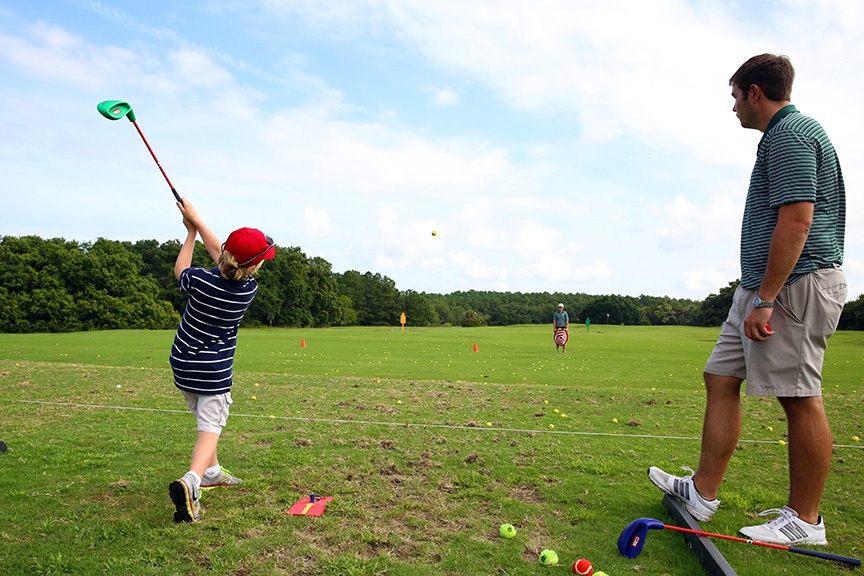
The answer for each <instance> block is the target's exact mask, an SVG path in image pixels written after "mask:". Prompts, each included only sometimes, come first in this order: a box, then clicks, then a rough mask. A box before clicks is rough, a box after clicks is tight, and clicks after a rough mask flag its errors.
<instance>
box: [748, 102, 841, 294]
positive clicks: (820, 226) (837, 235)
mask: <svg viewBox="0 0 864 576" xmlns="http://www.w3.org/2000/svg"><path fill="white" fill-rule="evenodd" d="M795 202H812V203H813V205H814V210H813V222H812V224H811V226H810V233H809V235H808V236H807V241H806V242H805V244H804V249H803V250H802V251H801V256H800V257H799V258H798V262H797V263H796V264H795V268H794V269H793V270H792V273H791V274H790V275H789V278H788V280H787V281H786V283H787V284H789V283H791V282H794V281H795V280H797V279H798V278H800V277H801V276H803V275H805V274H809V273H810V272H814V271H816V270H820V269H822V268H830V267H832V266H834V265H835V264H836V265H840V264H842V263H843V244H844V233H845V228H846V189H845V187H844V184H843V173H842V172H841V171H840V161H839V160H838V159H837V153H836V152H835V151H834V146H833V145H832V144H831V141H830V140H829V139H828V136H827V135H826V134H825V130H823V129H822V126H820V125H819V123H818V122H816V121H815V120H813V119H812V118H808V117H807V116H804V115H803V114H801V113H800V112H798V110H797V109H796V108H795V106H792V105H789V106H785V107H784V108H782V109H781V110H780V111H778V112H777V113H776V114H775V115H774V117H773V118H772V119H771V122H770V123H769V124H768V127H767V128H766V130H765V134H764V135H763V136H762V140H761V141H760V142H759V148H758V150H757V152H756V164H755V165H754V166H753V172H752V174H751V176H750V188H749V190H748V192H747V201H746V203H745V205H744V222H743V225H742V227H741V286H742V287H743V288H745V289H747V290H758V289H759V286H760V285H761V283H762V277H763V276H764V274H765V269H766V267H767V265H768V250H769V248H770V246H771V237H772V235H773V233H774V228H775V227H776V225H777V216H778V215H777V210H778V209H779V208H780V207H781V206H784V205H786V204H792V203H795Z"/></svg>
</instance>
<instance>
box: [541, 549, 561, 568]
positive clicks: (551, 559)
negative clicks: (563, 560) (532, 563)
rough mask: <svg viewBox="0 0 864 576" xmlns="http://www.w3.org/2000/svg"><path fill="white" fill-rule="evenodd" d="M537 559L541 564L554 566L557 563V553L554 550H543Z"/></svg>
mask: <svg viewBox="0 0 864 576" xmlns="http://www.w3.org/2000/svg"><path fill="white" fill-rule="evenodd" d="M539 560H540V564H541V565H542V566H555V565H556V564H558V553H557V552H555V551H554V550H543V551H542V552H540V558H539Z"/></svg>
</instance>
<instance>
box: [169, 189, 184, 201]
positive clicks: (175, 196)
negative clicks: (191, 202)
mask: <svg viewBox="0 0 864 576" xmlns="http://www.w3.org/2000/svg"><path fill="white" fill-rule="evenodd" d="M171 193H172V194H174V198H176V199H177V202H179V203H180V204H183V199H182V198H180V194H178V193H177V190H175V189H174V187H173V186H172V187H171Z"/></svg>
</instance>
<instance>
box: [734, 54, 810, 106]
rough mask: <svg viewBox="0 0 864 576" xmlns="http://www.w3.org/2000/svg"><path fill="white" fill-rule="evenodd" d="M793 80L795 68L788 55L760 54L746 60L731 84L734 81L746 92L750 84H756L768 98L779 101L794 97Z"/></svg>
mask: <svg viewBox="0 0 864 576" xmlns="http://www.w3.org/2000/svg"><path fill="white" fill-rule="evenodd" d="M793 80H795V69H794V68H793V67H792V62H790V61H789V58H788V57H786V56H777V55H775V54H760V55H759V56H753V57H752V58H750V59H749V60H747V61H746V62H744V64H742V65H741V67H740V68H738V71H737V72H735V74H733V75H732V78H730V79H729V85H730V86H731V85H732V84H733V83H734V84H735V85H736V86H738V89H739V90H741V91H742V92H744V93H745V94H746V93H747V91H748V90H750V86H752V85H753V84H755V85H757V86H759V88H760V89H761V90H762V93H763V94H765V97H766V98H768V99H769V100H774V101H779V100H791V99H792V81H793Z"/></svg>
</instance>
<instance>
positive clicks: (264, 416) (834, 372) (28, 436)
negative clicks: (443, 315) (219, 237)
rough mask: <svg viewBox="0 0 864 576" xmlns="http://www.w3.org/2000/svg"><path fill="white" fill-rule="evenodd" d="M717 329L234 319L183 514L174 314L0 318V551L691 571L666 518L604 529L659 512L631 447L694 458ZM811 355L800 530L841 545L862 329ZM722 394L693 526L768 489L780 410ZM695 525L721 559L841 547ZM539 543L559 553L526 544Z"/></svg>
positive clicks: (423, 566) (54, 568) (792, 565)
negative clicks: (824, 444)
mask: <svg viewBox="0 0 864 576" xmlns="http://www.w3.org/2000/svg"><path fill="white" fill-rule="evenodd" d="M717 332H718V330H717V329H715V328H689V327H619V326H592V327H591V329H590V331H586V330H585V328H584V327H581V328H580V327H575V328H573V329H572V330H571V337H570V343H569V344H568V346H567V348H568V351H567V353H566V354H555V346H554V343H553V341H552V331H551V330H549V327H548V326H513V327H502V328H477V329H464V328H430V329H418V328H413V329H412V328H406V330H405V332H402V331H401V330H400V329H399V328H398V327H397V328H331V329H326V330H287V329H286V330H283V329H279V330H276V329H274V330H270V329H256V330H244V331H241V334H240V338H239V348H238V353H237V362H236V370H235V384H234V390H233V393H232V396H233V398H234V405H233V406H232V414H231V418H230V419H229V421H228V427H227V428H226V431H225V433H224V434H223V438H222V441H221V442H220V461H221V463H222V464H223V465H224V466H225V467H227V468H228V469H229V470H231V471H232V472H233V473H234V474H236V475H238V476H240V477H242V478H243V479H244V480H245V483H244V484H242V485H241V486H239V487H237V488H230V489H227V488H226V489H215V490H212V491H209V492H207V493H205V494H204V495H203V496H202V500H201V502H202V508H203V512H204V514H203V517H202V520H201V522H199V523H197V524H193V525H186V524H174V523H173V522H172V513H173V506H172V504H171V502H170V500H169V499H168V495H167V486H168V484H169V482H170V481H171V480H174V479H175V478H177V477H179V476H180V475H181V474H182V473H183V472H184V471H185V470H186V468H187V466H188V458H189V453H190V451H191V448H192V445H193V443H194V438H195V431H194V418H193V417H192V416H191V415H190V414H189V413H188V411H187V410H186V408H185V405H184V404H183V401H182V398H181V396H180V394H179V392H177V390H176V389H175V388H174V387H173V385H172V383H171V372H170V368H169V366H168V361H167V355H168V351H169V348H170V344H171V340H172V338H173V331H159V332H146V331H119V332H87V333H75V334H53V335H45V334H34V335H11V334H0V414H2V417H0V440H3V441H4V442H5V443H6V444H7V445H8V452H6V453H0V496H2V501H3V506H2V509H0V573H2V574H35V575H49V574H88V575H92V574H116V575H128V574H136V575H150V574H186V575H191V574H196V575H197V574H225V575H238V576H239V575H250V576H251V575H270V574H274V575H275V574H279V575H282V574H302V575H312V574H324V575H334V576H335V575H376V574H387V575H427V574H428V575H433V574H434V575H441V574H451V575H457V574H489V575H529V574H544V573H549V572H551V573H555V574H564V573H569V572H570V564H571V563H572V562H573V560H575V559H577V558H581V557H587V558H589V559H590V560H592V561H593V563H594V566H595V568H596V569H600V570H604V571H605V572H607V573H608V574H609V575H610V576H620V575H622V574H631V573H633V572H634V568H636V569H637V570H638V567H642V568H644V572H642V573H644V574H655V575H669V576H678V575H681V576H685V575H686V576H691V575H694V574H700V573H701V568H700V565H699V563H698V561H697V560H696V558H695V556H694V555H693V554H691V553H690V552H689V551H688V550H687V548H686V546H685V544H684V542H683V540H682V539H681V537H680V536H679V535H677V534H675V533H672V532H669V531H660V532H652V533H651V534H650V536H649V539H648V542H647V543H646V545H645V548H644V550H643V552H642V554H641V555H640V556H639V557H638V558H636V559H633V560H629V559H626V558H623V557H622V556H620V555H619V554H618V551H617V549H616V545H615V544H616V540H617V538H618V534H619V533H620V531H621V530H622V529H623V528H624V527H625V526H626V525H627V524H628V523H629V522H630V521H631V520H634V519H635V518H639V517H643V516H645V517H652V518H657V519H659V520H662V521H664V522H668V521H669V518H668V516H667V515H666V511H665V509H664V508H663V506H662V504H661V496H662V495H661V494H660V492H659V491H657V490H656V489H655V488H654V487H653V486H651V484H650V482H649V481H648V479H647V477H646V474H645V471H646V469H647V467H648V466H649V465H652V464H655V465H658V466H662V467H665V468H666V469H667V470H669V471H674V470H678V469H680V466H682V465H689V466H693V467H695V466H696V463H697V460H698V452H699V441H698V438H699V435H700V431H701V421H702V410H703V404H704V393H703V388H702V383H701V371H702V367H703V365H704V362H705V360H706V358H707V356H708V354H709V352H710V350H711V348H712V346H713V343H714V340H715V338H716V335H717ZM301 341H303V342H305V344H306V347H305V348H301V346H300V344H301ZM474 343H476V344H477V347H478V351H477V352H473V345H474ZM824 376H825V386H824V390H825V400H826V406H827V409H828V415H829V420H830V422H831V425H832V429H833V432H834V438H835V450H834V457H833V460H832V467H831V472H830V475H829V478H828V484H827V487H826V491H825V496H824V499H823V506H822V512H823V514H824V516H825V518H826V526H827V528H828V541H829V546H827V547H824V548H819V549H820V550H821V549H824V550H825V551H827V552H831V553H835V554H841V555H845V556H854V557H859V558H860V557H861V556H862V553H864V551H862V538H861V529H862V526H864V502H862V499H861V498H860V495H859V492H860V484H861V481H862V474H864V445H862V444H861V443H860V442H855V441H853V440H852V438H853V436H854V437H859V436H861V437H864V429H862V426H861V414H862V410H861V400H862V393H861V390H862V384H864V333H860V332H839V333H837V334H836V335H835V336H834V337H833V338H832V339H831V341H830V344H829V350H828V355H827V358H826V363H825V368H824ZM744 414H745V418H744V429H743V432H742V441H741V442H740V444H739V449H738V450H737V452H736V454H735V456H734V457H733V460H732V463H731V465H730V468H729V470H728V472H727V477H726V480H725V482H724V484H723V486H722V488H721V494H720V497H721V499H722V500H723V506H722V507H721V509H720V511H719V512H718V513H717V514H716V515H715V517H714V520H712V522H710V523H708V524H704V528H705V529H706V530H710V531H712V532H717V533H721V534H729V535H735V534H736V533H737V530H738V528H740V527H741V526H744V525H748V524H756V523H759V522H761V521H763V520H762V519H757V518H756V517H755V513H756V512H758V511H760V510H764V509H766V508H775V507H779V506H781V505H783V504H785V498H786V490H787V477H786V448H785V447H784V446H782V445H780V443H779V442H780V441H781V440H784V438H785V432H786V426H785V422H784V420H783V413H782V410H781V409H780V408H779V406H778V404H777V403H776V401H774V400H773V399H759V398H753V397H745V403H744ZM613 419H614V420H617V422H613ZM553 426H554V428H553ZM311 492H315V493H316V494H319V495H323V496H333V497H334V500H333V501H332V502H331V503H330V504H329V505H328V507H327V510H326V512H325V513H324V515H323V516H321V517H320V518H307V517H295V516H289V515H286V513H285V512H286V510H287V509H288V508H289V507H290V506H291V505H292V504H293V503H294V502H295V501H297V500H298V499H299V498H300V497H302V496H306V495H308V494H309V493H311ZM504 522H508V523H512V524H514V525H515V526H516V529H517V534H516V536H515V538H513V539H511V540H505V539H501V538H499V537H498V527H499V525H500V524H501V523H504ZM714 543H715V545H716V546H717V547H718V548H719V549H720V551H721V552H722V553H723V554H724V555H725V556H726V558H727V560H728V561H729V563H730V564H731V565H732V566H733V567H734V568H735V569H736V571H737V572H738V574H741V575H773V574H789V575H801V576H805V575H806V576H812V575H813V574H827V573H835V572H836V571H837V570H843V569H844V568H843V567H842V565H839V564H834V563H831V562H826V561H824V560H819V559H813V558H808V557H802V556H799V555H794V554H789V553H785V552H782V551H777V550H769V549H763V548H758V547H754V546H747V545H744V544H739V543H734V542H725V541H719V540H718V541H715V542H714ZM545 548H550V549H553V550H555V551H557V552H558V555H559V556H560V558H561V565H560V566H559V567H557V568H545V567H542V566H540V565H538V563H537V556H538V554H539V553H540V551H541V550H543V549H545Z"/></svg>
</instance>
